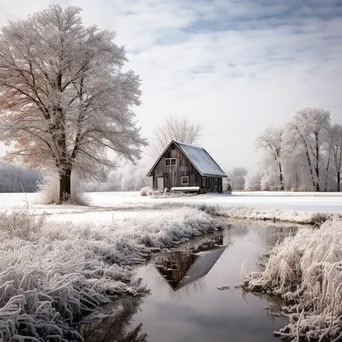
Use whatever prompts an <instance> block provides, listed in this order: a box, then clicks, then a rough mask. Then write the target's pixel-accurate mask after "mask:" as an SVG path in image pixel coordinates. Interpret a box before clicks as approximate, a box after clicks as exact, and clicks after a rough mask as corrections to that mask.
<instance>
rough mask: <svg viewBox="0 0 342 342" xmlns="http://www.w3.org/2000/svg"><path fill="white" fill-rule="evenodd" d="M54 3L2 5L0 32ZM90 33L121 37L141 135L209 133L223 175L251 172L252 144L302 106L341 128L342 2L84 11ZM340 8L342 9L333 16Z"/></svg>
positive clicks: (171, 4) (167, 4)
mask: <svg viewBox="0 0 342 342" xmlns="http://www.w3.org/2000/svg"><path fill="white" fill-rule="evenodd" d="M49 3H50V2H49V1H42V0H41V1H31V2H30V4H29V5H26V2H24V1H16V3H15V6H14V5H12V4H11V2H9V1H1V8H2V15H1V16H0V23H1V24H5V19H6V18H11V19H13V18H18V17H25V16H26V15H27V14H30V13H33V12H34V11H36V10H39V9H43V8H46V7H47V6H48V4H49ZM60 3H61V4H73V5H77V6H80V7H82V8H83V18H84V21H85V24H87V25H91V24H97V25H98V26H99V27H100V28H102V29H110V30H115V31H117V33H118V35H117V42H118V44H120V45H125V46H126V49H127V52H128V58H129V60H130V62H129V64H128V67H129V68H132V69H133V70H135V71H136V72H137V73H138V74H140V75H141V79H142V82H143V85H142V90H143V96H142V105H141V106H140V107H139V108H138V109H137V110H136V112H137V115H138V119H139V122H140V124H141V125H142V132H143V134H145V135H146V136H147V137H150V136H151V134H152V131H153V129H154V128H155V127H156V126H157V125H158V124H159V123H161V122H162V121H163V119H164V118H165V117H166V116H168V115H170V114H178V115H184V116H188V117H189V118H191V119H194V120H199V121H200V122H201V123H202V125H203V126H204V130H203V137H202V145H203V146H204V147H205V148H207V149H208V151H210V152H211V154H212V155H213V157H214V158H216V159H217V160H218V162H219V163H220V164H222V166H223V167H224V168H229V167H234V166H247V167H249V168H252V167H254V166H255V165H256V164H257V157H258V156H257V153H256V152H255V151H254V148H253V146H252V145H253V142H254V140H255V139H256V137H257V135H258V134H259V133H260V132H261V131H262V130H263V129H264V128H265V127H267V126H276V125H279V124H282V123H284V122H286V121H287V120H288V119H289V118H290V117H291V116H292V115H293V114H294V113H295V111H296V110H298V109H299V108H301V107H304V106H319V107H324V108H327V109H329V110H331V112H332V118H333V120H335V121H337V120H338V121H340V122H341V121H342V116H341V112H340V109H341V107H342V106H341V105H342V99H341V96H340V89H341V80H340V75H341V72H342V61H341V55H342V36H341V34H340V32H342V10H341V7H339V6H337V4H338V1H335V2H334V1H329V2H324V3H322V2H319V1H318V0H317V1H310V3H309V5H308V2H304V1H297V0H292V1H286V2H284V1H268V0H261V1H258V2H256V1H252V0H250V1H245V2H243V3H242V2H236V1H224V0H213V1H207V0H201V1H200V0H198V1H190V0H189V1H181V0H174V1H171V0H163V1H158V2H157V1H153V0H145V1H125V0H114V1H103V0H102V1H82V2H81V1H79V2H76V3H75V2H72V3H71V2H68V1H64V2H60ZM334 4H336V6H334Z"/></svg>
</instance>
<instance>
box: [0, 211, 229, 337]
mask: <svg viewBox="0 0 342 342" xmlns="http://www.w3.org/2000/svg"><path fill="white" fill-rule="evenodd" d="M26 218H27V217H26ZM30 219H31V221H30V227H35V226H36V225H37V226H38V227H39V228H38V229H33V230H31V232H30V234H29V239H28V238H27V237H26V236H25V235H22V234H16V233H14V232H15V230H13V231H12V230H11V229H10V230H0V234H1V235H0V341H11V340H13V341H82V340H83V338H82V337H81V336H80V335H79V333H78V332H77V329H76V327H77V326H78V325H79V323H80V322H82V321H87V322H89V321H91V320H93V319H96V318H101V317H102V318H103V313H102V311H101V307H103V305H107V304H110V303H111V302H112V301H113V300H115V299H117V298H119V297H122V296H123V295H129V296H141V295H142V294H144V293H146V291H147V290H146V288H145V287H143V286H141V284H140V282H139V281H133V280H132V279H133V278H132V268H131V266H132V265H136V264H139V263H142V262H144V261H145V260H146V258H147V257H149V256H150V255H151V254H152V253H155V252H158V251H161V250H163V249H165V248H171V247H174V246H177V245H179V244H180V243H182V242H187V241H189V240H190V239H191V238H193V237H197V236H201V235H204V234H207V233H210V232H214V231H216V230H217V229H220V228H222V227H223V223H222V222H221V221H218V219H216V218H213V217H211V216H210V215H208V214H207V213H205V212H204V211H199V210H197V209H194V208H184V209H178V210H177V209H175V210H174V211H173V212H172V213H170V214H167V215H164V216H162V215H160V216H159V217H146V216H143V215H141V216H138V217H134V218H130V219H124V220H121V221H117V222H115V224H113V225H111V226H105V225H104V226H102V227H99V226H97V227H94V226H90V225H89V226H86V227H84V226H82V227H81V226H75V225H72V224H71V223H65V224H63V225H62V224H56V223H51V222H50V223H48V222H45V223H44V222H40V221H39V219H34V218H32V217H31V218H30ZM32 222H33V223H34V224H33V223H32ZM40 223H41V224H40ZM8 231H10V232H11V233H8Z"/></svg>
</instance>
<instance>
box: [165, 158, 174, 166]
mask: <svg viewBox="0 0 342 342" xmlns="http://www.w3.org/2000/svg"><path fill="white" fill-rule="evenodd" d="M165 165H166V166H175V165H176V158H165Z"/></svg>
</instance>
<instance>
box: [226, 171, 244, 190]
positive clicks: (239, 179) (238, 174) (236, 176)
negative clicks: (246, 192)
mask: <svg viewBox="0 0 342 342" xmlns="http://www.w3.org/2000/svg"><path fill="white" fill-rule="evenodd" d="M246 175H247V170H246V169H245V168H243V167H235V168H234V169H232V170H230V171H228V172H227V176H228V180H229V182H230V185H231V187H232V189H233V190H243V189H244V187H245V177H246Z"/></svg>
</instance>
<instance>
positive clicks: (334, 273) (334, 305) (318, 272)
mask: <svg viewBox="0 0 342 342" xmlns="http://www.w3.org/2000/svg"><path fill="white" fill-rule="evenodd" d="M243 282H244V283H243V286H244V288H246V289H248V290H250V291H257V292H265V293H269V294H272V295H276V296H281V297H282V298H283V299H284V300H285V301H287V303H288V306H287V307H284V308H283V310H284V313H285V314H286V315H288V317H289V324H288V325H287V326H286V327H285V328H284V329H281V330H280V332H279V333H277V334H278V335H280V336H283V337H289V338H290V339H291V341H299V340H300V339H305V340H319V341H340V339H341V338H342V324H341V317H342V221H341V219H337V218H336V219H334V220H332V221H327V222H325V223H324V224H323V225H322V226H321V228H320V229H307V228H302V229H300V230H299V231H298V233H297V235H296V236H294V237H288V238H286V239H285V240H284V241H283V242H282V243H281V244H279V245H277V246H276V247H275V248H274V249H273V250H272V251H271V253H270V258H269V260H268V262H267V264H266V268H265V271H264V272H263V273H262V274H259V275H255V274H254V277H252V276H244V277H243Z"/></svg>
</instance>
